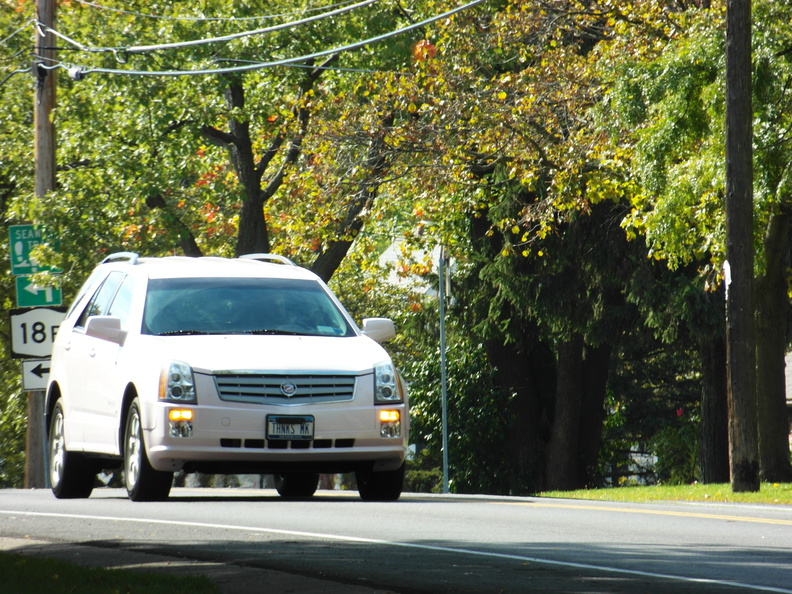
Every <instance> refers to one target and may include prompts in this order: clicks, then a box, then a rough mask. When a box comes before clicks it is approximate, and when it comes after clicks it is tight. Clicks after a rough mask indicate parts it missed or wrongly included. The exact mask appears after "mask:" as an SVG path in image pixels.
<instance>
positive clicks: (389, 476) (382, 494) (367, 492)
mask: <svg viewBox="0 0 792 594" xmlns="http://www.w3.org/2000/svg"><path fill="white" fill-rule="evenodd" d="M355 478H356V479H357V485H358V493H359V494H360V498H361V499H362V500H363V501H396V500H397V499H398V498H399V497H400V496H401V492H402V488H403V487H404V463H402V465H401V466H399V468H397V469H396V470H386V471H385V472H374V471H373V470H358V471H357V472H356V473H355Z"/></svg>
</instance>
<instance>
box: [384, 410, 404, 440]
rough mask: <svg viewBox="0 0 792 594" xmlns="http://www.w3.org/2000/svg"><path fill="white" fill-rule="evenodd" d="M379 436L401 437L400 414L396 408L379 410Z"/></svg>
mask: <svg viewBox="0 0 792 594" xmlns="http://www.w3.org/2000/svg"><path fill="white" fill-rule="evenodd" d="M379 420H380V437H388V438H390V437H401V415H400V414H399V411H398V410H381V411H379Z"/></svg>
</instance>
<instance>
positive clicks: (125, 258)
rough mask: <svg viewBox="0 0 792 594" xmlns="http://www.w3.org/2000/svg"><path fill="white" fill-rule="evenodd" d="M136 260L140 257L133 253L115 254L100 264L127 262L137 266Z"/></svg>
mask: <svg viewBox="0 0 792 594" xmlns="http://www.w3.org/2000/svg"><path fill="white" fill-rule="evenodd" d="M138 258H140V256H139V255H138V254H136V253H135V252H116V253H114V254H110V255H109V256H107V257H106V258H105V259H104V260H102V264H109V263H110V262H129V263H130V264H132V265H133V266H134V265H135V264H137V261H138Z"/></svg>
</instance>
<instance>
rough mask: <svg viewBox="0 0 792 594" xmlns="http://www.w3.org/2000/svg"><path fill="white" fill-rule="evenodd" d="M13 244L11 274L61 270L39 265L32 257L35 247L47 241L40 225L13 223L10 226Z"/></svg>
mask: <svg viewBox="0 0 792 594" xmlns="http://www.w3.org/2000/svg"><path fill="white" fill-rule="evenodd" d="M8 239H9V243H10V246H11V274H14V275H21V274H35V273H36V272H43V271H51V272H60V270H57V269H55V268H53V267H51V266H39V265H38V264H37V263H36V261H35V260H33V259H32V258H31V257H30V252H31V251H32V250H33V248H34V247H36V246H37V245H39V244H40V243H44V242H45V241H46V239H47V238H46V237H44V236H43V234H42V231H41V227H39V226H38V225H11V226H10V227H9V228H8Z"/></svg>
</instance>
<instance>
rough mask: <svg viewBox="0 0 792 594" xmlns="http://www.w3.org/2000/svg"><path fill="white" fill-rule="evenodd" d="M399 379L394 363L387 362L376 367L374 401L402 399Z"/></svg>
mask: <svg viewBox="0 0 792 594" xmlns="http://www.w3.org/2000/svg"><path fill="white" fill-rule="evenodd" d="M401 399H402V396H401V391H400V390H399V379H398V378H397V377H396V370H395V369H394V368H393V365H391V364H390V363H386V364H384V365H377V366H376V367H375V368H374V401H375V402H399V401H401Z"/></svg>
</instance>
